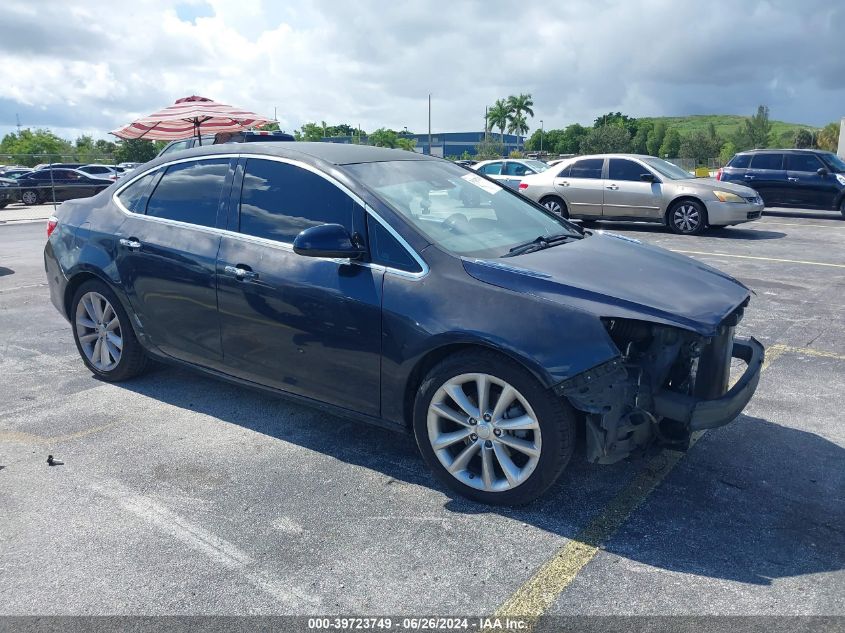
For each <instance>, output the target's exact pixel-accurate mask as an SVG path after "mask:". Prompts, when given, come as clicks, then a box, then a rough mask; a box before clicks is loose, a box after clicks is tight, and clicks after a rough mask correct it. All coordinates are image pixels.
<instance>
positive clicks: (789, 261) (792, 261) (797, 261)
mask: <svg viewBox="0 0 845 633" xmlns="http://www.w3.org/2000/svg"><path fill="white" fill-rule="evenodd" d="M670 250H671V251H672V252H673V253H683V254H684V255H710V256H712V257H735V258H738V259H759V260H762V261H766V262H785V263H787V264H804V265H805V266H830V267H831V268H845V264H828V263H826V262H808V261H804V260H801V259H778V258H776V257H758V256H756V255H729V254H728V253H715V252H713V253H707V252H704V251H682V250H676V249H670Z"/></svg>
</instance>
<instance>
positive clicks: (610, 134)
mask: <svg viewBox="0 0 845 633" xmlns="http://www.w3.org/2000/svg"><path fill="white" fill-rule="evenodd" d="M630 149H631V137H630V136H629V135H628V130H626V129H625V128H624V127H618V126H616V125H606V126H603V127H597V128H592V129H590V130H588V131H587V133H586V134H585V135H584V137H583V138H582V139H581V146H580V150H581V153H582V154H606V153H610V152H627V151H629V150H630Z"/></svg>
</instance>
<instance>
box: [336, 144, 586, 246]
mask: <svg viewBox="0 0 845 633" xmlns="http://www.w3.org/2000/svg"><path fill="white" fill-rule="evenodd" d="M346 169H347V170H348V171H349V172H350V174H352V175H353V176H354V177H355V178H356V179H358V181H360V182H361V183H362V184H363V185H365V186H366V187H367V188H368V189H369V190H370V191H372V192H373V193H374V194H376V195H377V196H379V198H381V200H382V201H384V203H385V204H387V205H389V206H390V207H391V208H393V209H395V210H396V211H397V212H398V213H400V214H402V215H403V216H404V217H405V218H406V219H407V220H408V221H409V222H410V223H411V224H413V225H414V226H415V227H416V228H417V229H418V230H419V231H420V232H421V233H423V234H424V235H425V236H426V237H427V238H428V239H429V240H431V242H432V243H434V244H437V245H438V246H440V247H441V248H443V249H445V250H447V251H449V252H451V253H454V254H455V255H464V256H469V257H501V256H502V255H506V254H508V251H509V250H510V249H511V248H513V247H514V246H517V245H520V244H523V243H525V242H526V241H529V240H533V239H535V238H537V237H539V236H555V235H560V234H566V235H572V236H577V237H580V236H581V231H580V230H579V229H578V228H577V227H575V226H574V225H572V224H570V223H569V222H567V221H566V220H563V219H562V218H559V217H557V216H555V215H552V214H551V213H549V212H546V211H543V210H541V209H539V208H537V207H535V206H534V205H533V204H531V203H530V202H528V201H527V200H525V199H524V198H522V196H520V195H519V194H517V193H514V192H512V191H510V190H509V189H507V188H506V187H503V186H502V185H499V184H498V183H495V182H491V181H489V180H487V179H485V178H482V177H481V176H479V175H478V174H476V173H472V172H467V170H466V169H463V168H462V167H458V166H457V165H454V164H452V163H449V162H446V161H442V162H441V161H433V160H399V161H390V162H383V163H359V164H356V165H347V166H346Z"/></svg>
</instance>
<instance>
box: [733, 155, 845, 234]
mask: <svg viewBox="0 0 845 633" xmlns="http://www.w3.org/2000/svg"><path fill="white" fill-rule="evenodd" d="M716 179H717V180H719V181H721V182H739V183H742V184H744V185H747V186H749V187H752V188H753V189H755V190H756V191H757V192H758V193H759V194H760V196H762V198H763V202H764V204H765V205H766V206H767V207H798V208H807V209H832V210H836V211H839V212H840V213H841V214H842V217H843V218H845V161H843V160H842V159H841V158H840V157H839V156H837V155H836V154H834V153H832V152H824V151H821V150H815V149H776V150H771V149H767V150H753V151H750V152H740V153H739V154H737V155H735V156H734V157H733V158H731V160H730V161H729V162H728V164H727V165H726V166H725V167H724V168H722V169H720V170H719V171H718V173H717V174H716Z"/></svg>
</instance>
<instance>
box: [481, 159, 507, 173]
mask: <svg viewBox="0 0 845 633" xmlns="http://www.w3.org/2000/svg"><path fill="white" fill-rule="evenodd" d="M478 171H480V172H481V173H482V174H487V175H488V176H499V175H501V173H502V162H501V161H498V162H495V163H488V164H487V165H482V166H481V167H479V169H478Z"/></svg>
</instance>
